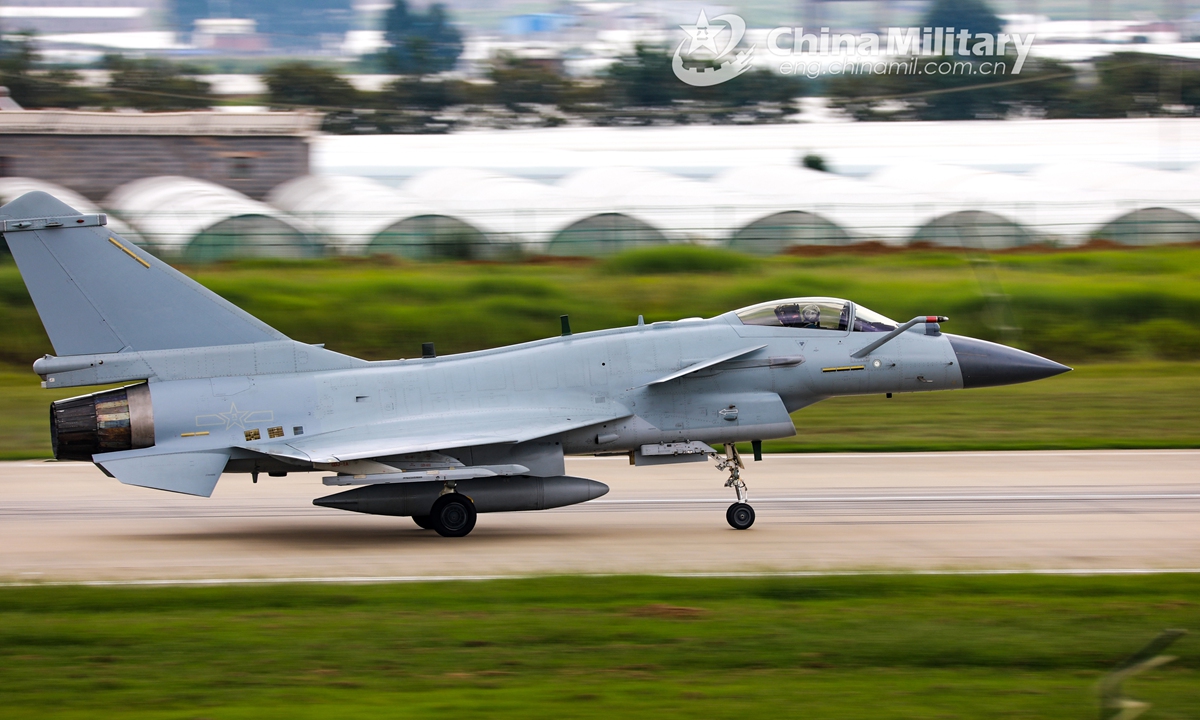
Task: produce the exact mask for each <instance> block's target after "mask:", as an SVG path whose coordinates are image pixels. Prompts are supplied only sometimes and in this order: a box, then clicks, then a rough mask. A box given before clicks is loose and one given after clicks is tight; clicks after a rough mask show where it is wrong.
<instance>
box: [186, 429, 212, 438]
mask: <svg viewBox="0 0 1200 720" xmlns="http://www.w3.org/2000/svg"><path fill="white" fill-rule="evenodd" d="M207 434H208V431H207V430H201V431H200V432H186V433H179V437H202V436H204V435H207Z"/></svg>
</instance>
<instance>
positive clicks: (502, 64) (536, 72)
mask: <svg viewBox="0 0 1200 720" xmlns="http://www.w3.org/2000/svg"><path fill="white" fill-rule="evenodd" d="M488 76H489V77H490V78H491V80H492V83H493V85H492V92H493V96H494V97H495V100H496V102H499V103H503V104H505V105H507V106H509V107H510V108H512V107H514V106H516V105H520V104H542V105H557V104H559V103H560V102H562V101H563V100H564V99H565V98H566V97H567V94H568V93H569V91H570V89H571V81H570V80H568V79H567V78H565V77H563V76H562V75H561V74H559V73H557V72H555V71H554V70H552V69H550V68H548V67H546V66H545V65H542V64H540V63H537V62H534V61H531V60H523V59H521V58H516V57H513V56H511V55H502V56H500V57H498V58H496V59H495V60H493V62H492V69H491V71H490V72H489V73H488Z"/></svg>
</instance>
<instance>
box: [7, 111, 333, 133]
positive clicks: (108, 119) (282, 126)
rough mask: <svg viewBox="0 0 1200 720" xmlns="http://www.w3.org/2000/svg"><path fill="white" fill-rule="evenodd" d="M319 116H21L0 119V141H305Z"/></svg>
mask: <svg viewBox="0 0 1200 720" xmlns="http://www.w3.org/2000/svg"><path fill="white" fill-rule="evenodd" d="M320 125H321V114H320V113H314V112H307V111H298V112H254V113H222V112H210V111H204V110H201V111H194V112H164V113H129V112H79V111H74V110H26V111H24V112H13V113H2V114H0V134H2V135H224V136H245V135H258V136H293V137H307V136H309V135H312V134H314V133H316V131H317V128H319V127H320Z"/></svg>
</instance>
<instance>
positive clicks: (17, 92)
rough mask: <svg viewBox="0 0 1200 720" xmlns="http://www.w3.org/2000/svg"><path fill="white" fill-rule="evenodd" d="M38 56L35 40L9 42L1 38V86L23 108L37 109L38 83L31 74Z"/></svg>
mask: <svg viewBox="0 0 1200 720" xmlns="http://www.w3.org/2000/svg"><path fill="white" fill-rule="evenodd" d="M36 59H37V55H36V53H35V52H34V49H33V39H32V38H31V37H29V36H25V37H23V38H21V39H19V40H14V41H8V40H5V39H4V38H3V37H2V36H0V85H4V86H6V87H7V88H8V92H9V95H10V97H12V99H13V100H15V101H16V102H17V103H19V104H20V105H21V106H22V107H37V105H38V103H37V81H36V80H34V78H33V77H32V76H31V75H30V74H29V71H30V70H31V69H32V68H33V63H34V61H35V60H36Z"/></svg>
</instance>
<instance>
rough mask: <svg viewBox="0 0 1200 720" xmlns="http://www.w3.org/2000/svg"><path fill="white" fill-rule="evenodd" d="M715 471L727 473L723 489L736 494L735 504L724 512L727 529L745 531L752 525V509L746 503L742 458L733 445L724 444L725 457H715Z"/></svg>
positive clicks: (746, 493)
mask: <svg viewBox="0 0 1200 720" xmlns="http://www.w3.org/2000/svg"><path fill="white" fill-rule="evenodd" d="M716 457H718V458H719V460H718V461H717V470H721V471H725V470H728V471H729V479H728V480H726V481H725V487H731V488H733V491H734V492H736V493H737V502H735V503H734V504H732V505H730V506H729V509H728V510H726V511H725V519H726V520H727V521H728V522H729V527H731V528H733V529H734V530H747V529H749V528H750V526H751V525H753V524H754V508H752V507H750V504H749V503H747V502H746V498H747V495H748V492H747V490H746V482H745V481H744V480H742V470H743V469H745V467H746V466H745V465H744V464H743V463H742V456H741V455H739V454H738V451H737V448H736V447H735V446H734V444H733V443H725V456H724V457H721V456H720V455H718V456H716Z"/></svg>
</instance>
